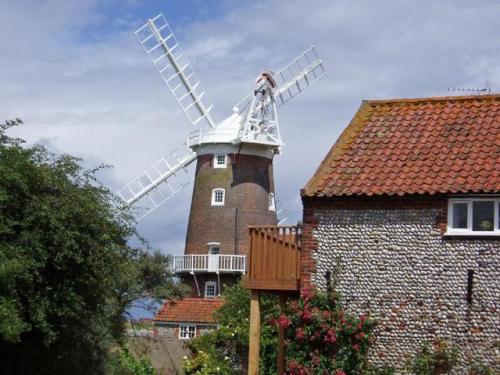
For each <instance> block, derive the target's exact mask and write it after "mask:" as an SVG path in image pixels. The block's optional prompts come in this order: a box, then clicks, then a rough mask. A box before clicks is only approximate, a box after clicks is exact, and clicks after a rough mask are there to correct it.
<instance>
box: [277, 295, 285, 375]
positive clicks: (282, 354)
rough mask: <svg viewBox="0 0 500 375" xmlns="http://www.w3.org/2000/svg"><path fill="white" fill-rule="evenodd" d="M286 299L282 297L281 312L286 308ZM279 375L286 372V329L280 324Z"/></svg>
mask: <svg viewBox="0 0 500 375" xmlns="http://www.w3.org/2000/svg"><path fill="white" fill-rule="evenodd" d="M285 302H286V297H285V296H283V295H280V305H281V312H283V310H284V307H285ZM277 365H278V366H277V367H278V375H283V373H284V372H285V327H282V326H281V325H279V324H278V363H277Z"/></svg>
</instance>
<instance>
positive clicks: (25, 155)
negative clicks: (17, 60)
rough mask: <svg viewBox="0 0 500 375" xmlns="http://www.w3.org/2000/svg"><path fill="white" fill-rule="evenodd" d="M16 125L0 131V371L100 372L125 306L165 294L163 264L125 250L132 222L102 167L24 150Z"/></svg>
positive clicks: (11, 123)
mask: <svg viewBox="0 0 500 375" xmlns="http://www.w3.org/2000/svg"><path fill="white" fill-rule="evenodd" d="M19 123H22V122H21V121H20V120H14V121H8V122H6V123H4V124H0V363H1V367H2V373H5V374H27V375H29V374H42V375H43V374H74V375H78V374H102V373H104V372H105V368H106V364H107V361H108V360H109V357H108V353H109V348H110V347H111V346H112V345H116V344H115V342H116V339H119V338H120V335H121V334H122V332H123V311H124V309H125V307H126V305H127V304H128V303H129V302H130V301H131V300H132V299H134V298H135V297H136V296H137V295H138V294H141V293H142V292H143V290H144V289H146V290H147V291H148V292H154V291H155V290H158V289H162V288H163V292H162V295H163V296H165V295H166V294H167V289H168V288H167V287H168V286H169V285H170V286H171V284H170V282H169V281H168V274H166V271H165V269H164V266H165V263H166V258H164V257H162V256H160V255H158V254H153V255H148V254H147V253H145V252H144V251H143V250H139V249H133V248H130V247H129V246H128V245H127V239H128V238H130V237H131V236H133V235H135V229H134V226H133V223H132V221H131V220H130V216H129V215H128V214H127V212H125V211H123V210H120V209H119V208H118V205H116V204H115V203H116V202H114V198H113V195H112V194H111V193H110V192H109V191H108V190H107V189H106V188H104V187H103V186H102V185H101V184H100V183H99V182H98V181H97V179H96V174H95V173H96V171H97V169H94V170H90V171H87V170H84V169H82V167H81V166H80V165H79V160H78V159H76V158H74V157H72V156H69V155H60V156H58V155H54V154H52V153H50V152H48V151H47V150H46V149H45V148H43V147H42V146H38V145H35V146H31V147H23V145H22V140H20V139H13V138H10V137H8V136H7V135H6V133H5V131H6V129H8V128H9V127H11V126H15V125H18V124H19ZM155 262H156V263H155ZM161 268H163V269H161ZM160 269H161V270H160ZM159 271H161V272H159ZM158 274H160V275H158Z"/></svg>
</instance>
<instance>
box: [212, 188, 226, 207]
mask: <svg viewBox="0 0 500 375" xmlns="http://www.w3.org/2000/svg"><path fill="white" fill-rule="evenodd" d="M224 195H225V190H224V189H214V190H212V206H224Z"/></svg>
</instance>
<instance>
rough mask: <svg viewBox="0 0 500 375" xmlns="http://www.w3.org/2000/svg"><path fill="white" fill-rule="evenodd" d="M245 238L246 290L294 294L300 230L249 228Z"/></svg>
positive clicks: (296, 287)
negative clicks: (246, 239) (247, 254)
mask: <svg viewBox="0 0 500 375" xmlns="http://www.w3.org/2000/svg"><path fill="white" fill-rule="evenodd" d="M249 234H250V247H249V261H248V274H247V278H246V287H247V288H248V289H253V290H269V291H271V290H272V291H297V290H298V289H299V281H300V280H299V278H300V249H301V240H302V230H301V227H299V226H266V227H249Z"/></svg>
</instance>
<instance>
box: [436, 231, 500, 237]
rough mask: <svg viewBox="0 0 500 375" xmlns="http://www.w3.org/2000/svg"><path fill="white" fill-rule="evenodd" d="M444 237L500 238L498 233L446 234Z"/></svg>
mask: <svg viewBox="0 0 500 375" xmlns="http://www.w3.org/2000/svg"><path fill="white" fill-rule="evenodd" d="M444 237H500V232H446V233H445V234H444Z"/></svg>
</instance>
